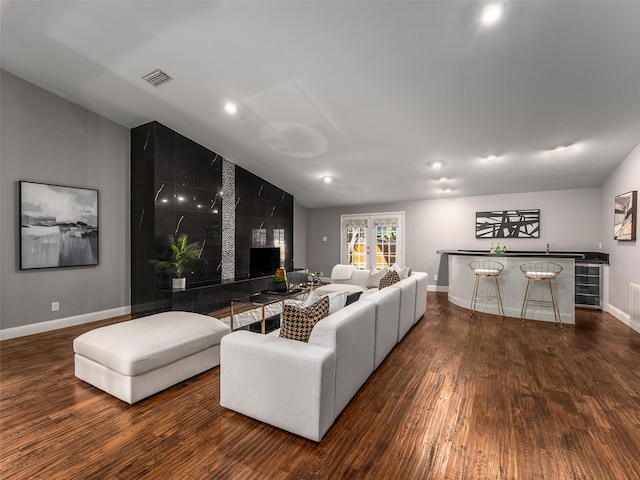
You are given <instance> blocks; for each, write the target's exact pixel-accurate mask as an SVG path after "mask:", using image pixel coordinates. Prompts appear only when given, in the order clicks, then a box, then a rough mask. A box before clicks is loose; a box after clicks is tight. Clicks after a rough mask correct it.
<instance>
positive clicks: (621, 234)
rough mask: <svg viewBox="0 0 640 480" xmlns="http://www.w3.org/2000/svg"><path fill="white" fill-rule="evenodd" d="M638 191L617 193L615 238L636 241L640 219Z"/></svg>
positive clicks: (614, 211) (614, 215)
mask: <svg viewBox="0 0 640 480" xmlns="http://www.w3.org/2000/svg"><path fill="white" fill-rule="evenodd" d="M637 211H638V191H637V190H632V191H631V192H627V193H622V194H620V195H616V198H615V202H614V209H613V238H614V240H618V241H634V240H635V239H636V224H637V221H638V214H637Z"/></svg>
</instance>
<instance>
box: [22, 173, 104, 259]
mask: <svg viewBox="0 0 640 480" xmlns="http://www.w3.org/2000/svg"><path fill="white" fill-rule="evenodd" d="M97 264H98V191H97V190H91V189H87V188H74V187H64V186H60V185H48V184H44V183H34V182H20V268H21V269H22V270H26V269H32V268H51V267H73V266H81V265H97Z"/></svg>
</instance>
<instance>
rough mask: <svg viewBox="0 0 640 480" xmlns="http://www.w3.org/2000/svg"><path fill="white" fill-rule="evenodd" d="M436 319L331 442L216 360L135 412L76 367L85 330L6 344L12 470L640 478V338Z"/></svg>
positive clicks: (453, 314) (3, 403)
mask: <svg viewBox="0 0 640 480" xmlns="http://www.w3.org/2000/svg"><path fill="white" fill-rule="evenodd" d="M428 299H429V301H428V309H427V313H426V315H425V317H424V318H423V319H422V320H421V321H420V322H419V323H418V324H417V325H416V326H415V327H414V328H413V329H412V330H411V332H410V333H409V334H408V336H407V337H405V339H404V340H403V341H402V342H401V344H400V345H398V346H396V348H395V349H394V350H393V351H392V352H391V354H390V355H389V356H388V357H387V359H386V360H385V361H384V363H383V364H382V365H381V366H380V367H379V368H378V370H376V371H375V372H374V373H373V375H372V376H371V377H370V378H369V380H368V381H367V383H366V384H365V385H364V386H363V387H362V388H361V390H360V392H359V393H358V394H357V395H356V397H355V398H354V399H353V400H352V401H351V403H350V404H349V405H348V406H347V408H346V409H345V410H344V411H343V412H342V414H341V415H340V417H339V418H338V419H337V420H336V422H335V424H334V425H333V427H332V428H331V430H329V432H328V433H327V435H326V436H325V438H324V439H323V441H322V442H321V443H319V444H316V443H314V442H311V441H308V440H305V439H302V438H300V437H297V436H295V435H291V434H289V433H287V432H284V431H282V430H278V429H276V428H274V427H271V426H269V425H265V424H263V423H260V422H258V421H255V420H253V419H251V418H247V417H244V416H242V415H240V414H237V413H235V412H232V411H229V410H226V409H224V408H222V407H220V404H219V399H220V393H219V388H220V383H219V380H220V375H219V369H218V368H214V369H212V370H210V371H208V372H205V373H203V374H201V375H198V376H196V377H194V378H192V379H190V380H187V381H185V382H182V383H181V384H179V385H176V386H175V387H173V388H170V389H168V390H166V391H164V392H161V393H159V394H157V395H154V396H153V397H150V398H148V399H146V400H144V401H142V402H139V403H138V404H135V405H133V406H130V405H127V404H126V403H123V402H121V401H119V400H117V399H115V398H113V397H111V396H109V395H108V394H106V393H104V392H101V391H100V390H98V389H96V388H94V387H92V386H90V385H88V384H86V383H83V382H81V381H80V380H78V379H76V378H75V377H74V375H73V351H72V340H73V338H75V337H76V336H78V335H79V334H81V333H83V332H85V331H87V330H90V329H92V328H95V327H96V326H100V325H105V324H108V323H113V322H115V321H122V320H125V319H126V317H121V318H116V319H111V320H108V321H102V322H96V323H93V324H88V325H82V326H78V327H72V328H67V329H63V330H58V331H55V332H49V333H43V334H38V335H33V336H29V337H23V338H18V339H12V340H6V341H4V342H1V343H0V369H1V372H0V374H1V378H0V380H1V382H0V387H1V391H0V415H1V427H0V442H1V443H0V449H1V456H0V475H1V476H2V478H7V479H8V478H12V479H13V478H16V479H58V478H60V479H156V478H163V479H214V478H224V479H236V478H238V479H248V478H255V479H263V478H265V479H267V478H268V479H272V478H273V479H280V478H283V479H284V478H301V479H314V478H322V479H342V478H344V479H358V478H371V479H397V480H401V479H436V480H439V479H545V480H564V479H589V480H608V479H616V480H617V479H620V480H623V479H624V480H628V479H629V480H633V479H640V334H638V333H636V332H634V331H633V330H631V329H630V328H628V327H627V326H625V325H624V324H622V323H621V322H619V321H618V320H616V319H615V318H613V317H612V316H610V315H609V314H606V313H602V312H598V311H591V310H578V311H577V315H576V318H577V320H576V322H577V323H576V326H575V327H574V326H566V327H565V331H564V332H562V333H560V332H559V331H558V329H557V328H556V327H555V326H554V325H553V324H551V323H542V322H526V323H525V326H524V327H521V326H520V321H519V320H516V319H512V318H507V319H505V321H504V323H502V324H500V323H499V322H498V320H497V318H496V317H494V316H491V315H487V314H483V313H477V314H476V315H474V317H473V319H472V320H468V319H467V311H466V310H465V309H462V308H459V307H456V306H455V305H452V304H450V303H448V302H447V298H446V294H434V293H429V294H428Z"/></svg>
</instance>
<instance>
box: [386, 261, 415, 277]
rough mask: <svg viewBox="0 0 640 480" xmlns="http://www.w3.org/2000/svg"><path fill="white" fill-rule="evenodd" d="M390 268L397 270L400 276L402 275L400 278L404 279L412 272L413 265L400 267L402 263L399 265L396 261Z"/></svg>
mask: <svg viewBox="0 0 640 480" xmlns="http://www.w3.org/2000/svg"><path fill="white" fill-rule="evenodd" d="M390 270H395V271H396V272H397V274H398V276H399V277H400V280H404V279H405V278H407V277H408V276H409V272H411V267H404V268H400V265H398V264H397V263H394V264H393V265H391V269H390Z"/></svg>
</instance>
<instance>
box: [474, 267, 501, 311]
mask: <svg viewBox="0 0 640 480" xmlns="http://www.w3.org/2000/svg"><path fill="white" fill-rule="evenodd" d="M481 277H486V278H493V281H494V283H495V287H496V294H495V295H478V284H479V282H480V278H481ZM478 299H480V300H493V301H495V302H496V303H497V304H498V315H499V316H500V323H502V321H503V320H504V310H503V309H502V298H501V297H500V287H499V286H498V275H479V274H476V282H475V284H474V286H473V295H472V296H471V305H470V307H469V310H470V312H469V318H471V317H472V316H473V314H474V313H476V301H477V300H478Z"/></svg>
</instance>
